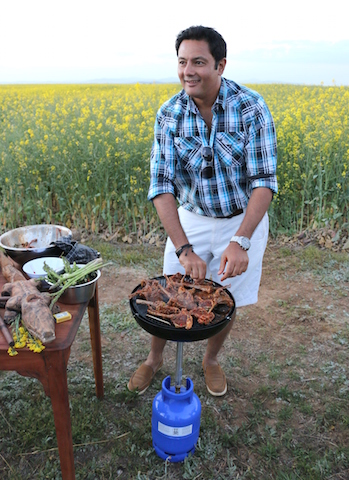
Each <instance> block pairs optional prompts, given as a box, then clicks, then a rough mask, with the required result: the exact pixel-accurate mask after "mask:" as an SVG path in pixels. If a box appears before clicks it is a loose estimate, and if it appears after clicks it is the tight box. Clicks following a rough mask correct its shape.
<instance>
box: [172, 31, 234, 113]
mask: <svg viewBox="0 0 349 480" xmlns="http://www.w3.org/2000/svg"><path fill="white" fill-rule="evenodd" d="M225 63H226V60H225V58H224V59H222V60H221V61H220V62H219V64H218V68H217V69H216V68H215V59H214V58H213V56H212V54H211V52H210V49H209V46H208V43H207V42H206V41H205V40H183V42H182V43H181V44H180V46H179V49H178V77H179V79H180V81H181V84H182V86H183V88H184V90H185V91H186V92H187V94H188V95H190V96H191V97H192V98H193V99H194V100H198V101H199V103H200V101H202V102H204V103H211V102H212V104H213V102H214V101H215V99H216V97H217V94H218V91H219V88H220V85H221V75H222V73H223V71H224V67H225Z"/></svg>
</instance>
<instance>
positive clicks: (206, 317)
mask: <svg viewBox="0 0 349 480" xmlns="http://www.w3.org/2000/svg"><path fill="white" fill-rule="evenodd" d="M190 313H191V314H192V316H193V317H195V318H196V319H197V321H198V322H199V323H201V324H202V325H208V324H209V323H211V322H212V320H213V319H214V317H215V315H214V313H213V312H208V311H207V310H205V308H202V307H197V308H194V309H193V310H191V311H190Z"/></svg>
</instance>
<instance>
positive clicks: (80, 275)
mask: <svg viewBox="0 0 349 480" xmlns="http://www.w3.org/2000/svg"><path fill="white" fill-rule="evenodd" d="M63 262H64V272H63V273H57V272H56V271H55V270H53V269H52V268H51V267H49V266H48V265H47V264H46V263H44V270H45V272H46V273H47V277H46V281H47V282H48V283H50V284H51V287H50V290H55V291H54V292H53V293H51V296H52V301H51V304H50V308H51V309H52V307H53V305H54V304H55V303H56V302H57V300H58V299H59V298H60V297H61V295H62V294H63V293H64V292H65V291H66V290H67V289H68V288H69V287H74V286H75V285H81V284H84V283H87V282H90V281H91V280H93V279H94V278H95V277H96V271H97V270H99V269H101V268H103V267H105V266H106V265H111V263H112V262H107V263H103V260H102V259H101V258H96V259H95V260H92V261H91V262H89V263H87V264H86V265H84V266H82V267H81V266H80V267H79V266H78V265H76V263H75V262H74V263H73V264H72V265H70V264H69V262H68V260H67V259H66V258H63ZM57 289H58V290H57Z"/></svg>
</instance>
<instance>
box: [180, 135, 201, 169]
mask: <svg viewBox="0 0 349 480" xmlns="http://www.w3.org/2000/svg"><path fill="white" fill-rule="evenodd" d="M174 147H175V151H176V156H177V160H178V161H179V163H180V166H181V167H180V168H184V169H186V170H198V169H199V168H200V167H201V164H202V156H201V147H202V142H201V138H200V137H175V138H174Z"/></svg>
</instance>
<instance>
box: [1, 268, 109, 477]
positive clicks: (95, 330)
mask: <svg viewBox="0 0 349 480" xmlns="http://www.w3.org/2000/svg"><path fill="white" fill-rule="evenodd" d="M4 283H5V282H4V278H3V276H2V275H0V291H1V289H2V286H3V284H4ZM59 305H60V307H61V311H65V310H67V311H69V312H70V313H71V314H72V319H71V320H69V321H67V322H64V323H60V324H57V325H56V339H55V340H54V341H53V342H52V343H49V344H47V345H46V348H45V350H43V351H42V352H41V353H33V352H31V351H30V350H29V349H27V348H24V349H20V350H18V355H16V356H14V357H10V356H9V355H8V353H7V349H8V344H7V343H6V341H5V338H4V336H3V335H2V334H1V332H0V370H12V371H17V372H18V373H19V374H20V375H24V376H26V377H33V378H37V379H38V380H40V382H41V383H42V385H43V387H44V390H45V393H46V395H47V396H49V397H50V398H51V403H52V409H53V416H54V421H55V426H56V436H57V444H58V452H59V458H60V464H61V471H62V478H63V480H73V479H75V468H74V454H73V438H72V430H71V420H70V410H69V397H68V382H67V364H68V360H69V356H70V348H71V346H72V343H73V342H74V339H75V335H76V333H77V331H78V328H79V326H80V323H81V320H82V317H83V315H84V313H85V310H86V308H87V309H88V318H89V326H90V336H91V346H92V355H93V367H94V375H95V383H96V395H97V397H98V398H102V397H103V372H102V350H101V336H100V321H99V304H98V285H97V284H96V291H95V294H94V296H93V297H92V299H91V300H90V302H89V303H85V304H79V305H64V304H62V303H60V304H59ZM0 314H3V310H0Z"/></svg>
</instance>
